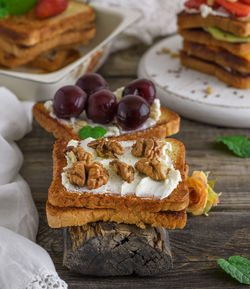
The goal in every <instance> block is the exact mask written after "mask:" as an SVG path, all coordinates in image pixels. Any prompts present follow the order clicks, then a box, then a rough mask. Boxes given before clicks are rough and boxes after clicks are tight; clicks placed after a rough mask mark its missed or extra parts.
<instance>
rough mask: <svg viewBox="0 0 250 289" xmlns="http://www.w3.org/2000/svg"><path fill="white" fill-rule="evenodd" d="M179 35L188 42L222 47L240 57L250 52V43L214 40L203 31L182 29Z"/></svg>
mask: <svg viewBox="0 0 250 289" xmlns="http://www.w3.org/2000/svg"><path fill="white" fill-rule="evenodd" d="M179 34H180V35H181V36H183V38H184V39H185V40H187V41H191V42H195V43H200V44H203V45H206V46H214V47H220V48H223V49H225V50H227V51H228V52H230V53H232V54H234V55H237V56H239V57H244V56H246V55H247V54H249V51H250V43H230V42H226V41H220V40H217V39H215V38H213V36H212V35H211V34H209V33H208V32H206V31H204V30H202V29H180V30H179Z"/></svg>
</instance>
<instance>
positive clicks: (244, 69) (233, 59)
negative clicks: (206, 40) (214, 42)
mask: <svg viewBox="0 0 250 289" xmlns="http://www.w3.org/2000/svg"><path fill="white" fill-rule="evenodd" d="M183 50H184V51H185V52H186V53H187V54H189V55H192V56H195V57H198V58H201V59H204V60H205V61H210V62H214V63H216V64H219V65H221V66H223V67H229V68H231V69H233V70H235V71H239V72H241V73H250V61H248V60H246V59H245V58H242V57H238V56H236V55H233V54H231V53H229V52H227V51H226V50H224V49H218V48H217V47H215V48H213V47H207V46H206V45H202V44H197V43H194V42H190V41H184V42H183Z"/></svg>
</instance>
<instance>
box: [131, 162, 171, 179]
mask: <svg viewBox="0 0 250 289" xmlns="http://www.w3.org/2000/svg"><path fill="white" fill-rule="evenodd" d="M135 168H136V169H137V170H138V171H139V172H140V173H143V174H145V175H147V176H148V177H150V178H151V179H153V180H155V181H164V180H166V178H167V174H168V172H167V170H166V168H165V166H164V165H162V164H161V162H160V161H159V160H156V159H153V160H149V159H146V158H143V159H140V160H139V161H138V162H137V163H136V164H135Z"/></svg>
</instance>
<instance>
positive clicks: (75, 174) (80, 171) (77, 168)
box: [67, 161, 86, 187]
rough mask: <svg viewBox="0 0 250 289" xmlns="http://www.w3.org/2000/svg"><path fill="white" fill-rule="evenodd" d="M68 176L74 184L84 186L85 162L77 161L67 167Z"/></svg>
mask: <svg viewBox="0 0 250 289" xmlns="http://www.w3.org/2000/svg"><path fill="white" fill-rule="evenodd" d="M67 176H68V178H69V182H70V183H71V184H72V185H77V186H79V187H83V186H84V185H85V180H86V173H85V166H84V162H83V161H81V162H76V163H74V164H73V165H72V167H70V168H69V169H67Z"/></svg>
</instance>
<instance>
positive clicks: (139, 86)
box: [122, 78, 156, 105]
mask: <svg viewBox="0 0 250 289" xmlns="http://www.w3.org/2000/svg"><path fill="white" fill-rule="evenodd" d="M122 95H123V96H126V95H138V96H141V97H142V98H144V99H145V100H146V101H147V102H148V103H149V104H150V105H151V104H152V103H153V102H154V99H155V97H156V89H155V85H154V84H153V82H152V81H151V80H149V79H145V78H140V79H136V80H134V81H132V82H130V83H129V85H127V86H126V87H125V89H124V91H123V94H122Z"/></svg>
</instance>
